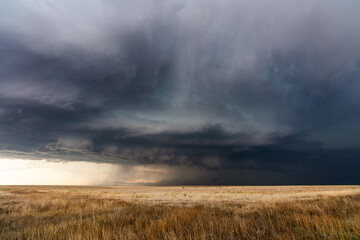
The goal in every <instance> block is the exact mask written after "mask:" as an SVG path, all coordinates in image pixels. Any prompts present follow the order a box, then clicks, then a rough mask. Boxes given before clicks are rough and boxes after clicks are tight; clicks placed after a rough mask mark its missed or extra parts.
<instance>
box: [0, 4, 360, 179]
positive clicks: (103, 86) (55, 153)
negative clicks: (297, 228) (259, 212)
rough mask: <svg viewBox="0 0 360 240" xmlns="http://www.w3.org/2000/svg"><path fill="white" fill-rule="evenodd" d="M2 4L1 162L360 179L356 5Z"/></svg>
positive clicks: (215, 175) (231, 175)
mask: <svg viewBox="0 0 360 240" xmlns="http://www.w3.org/2000/svg"><path fill="white" fill-rule="evenodd" d="M1 5H2V7H1V8H0V149H1V151H2V152H3V155H4V156H5V155H6V156H8V157H11V156H12V155H13V156H18V155H19V153H21V152H22V153H23V154H25V155H26V156H27V157H28V158H30V155H31V156H32V157H31V158H42V159H43V158H44V156H46V158H48V159H51V158H54V159H64V160H66V161H68V160H72V159H77V160H78V159H81V160H82V161H107V162H114V163H119V164H120V163H121V164H124V163H126V164H166V165H171V166H179V171H180V172H181V171H182V170H181V169H184V168H183V166H185V167H186V168H189V167H190V168H191V167H193V168H194V169H205V170H206V171H208V172H210V173H211V174H210V173H209V174H204V175H201V174H200V175H199V176H201V177H199V178H196V179H195V178H190V179H191V180H188V179H186V178H185V179H181V177H176V179H175V178H174V179H169V180H168V181H167V183H201V184H208V183H209V184H210V183H219V184H235V183H238V184H241V183H246V184H251V183H256V184H261V183H274V184H275V183H277V184H283V183H326V182H327V181H328V182H331V183H358V182H360V178H359V177H357V176H356V175H355V174H354V171H355V170H356V169H357V167H358V164H357V162H358V160H359V157H360V145H359V141H360V137H359V136H360V125H359V124H358V122H359V120H360V114H359V113H358V112H359V111H358V110H359V109H360V94H359V92H360V31H359V30H358V26H357V25H358V22H360V14H359V10H358V9H360V8H359V7H360V6H359V5H360V3H359V2H357V1H346V2H344V1H342V2H340V1H335V0H333V1H332V0H331V1H325V0H320V1H300V0H293V1H285V0H279V1H275V2H274V1H263V2H254V1H248V0H242V1H234V0H225V1H221V2H220V1H212V0H211V1H203V0H198V1H175V0H168V1H165V0H164V1H144V0H135V1H112V0H103V1H101V0H91V1H76V2H74V1H69V0H66V1H61V2H59V1H52V0H41V1H23V0H18V1H8V0H5V1H4V2H3V3H1ZM354 169H355V170H354ZM261 176H263V177H261ZM271 179H273V180H271Z"/></svg>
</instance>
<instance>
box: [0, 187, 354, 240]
mask: <svg viewBox="0 0 360 240" xmlns="http://www.w3.org/2000/svg"><path fill="white" fill-rule="evenodd" d="M0 239H360V187H359V186H274V187H250V186H244V187H239V186H234V187H231V186H230V187H228V186H226V187H225V186H211V187H203V186H199V187H192V186H191V187H190V186H184V187H182V186H176V187H144V186H133V187H128V186H126V187H125V186H121V187H75V186H1V187H0Z"/></svg>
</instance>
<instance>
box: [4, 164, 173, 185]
mask: <svg viewBox="0 0 360 240" xmlns="http://www.w3.org/2000/svg"><path fill="white" fill-rule="evenodd" d="M164 174H165V175H166V174H167V172H166V171H163V170H157V169H152V168H149V167H146V166H122V165H117V164H110V163H95V162H80V161H74V162H72V161H69V162H63V161H47V160H24V159H7V158H4V159H0V185H117V184H141V183H156V182H158V181H159V180H161V176H162V175H164Z"/></svg>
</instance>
